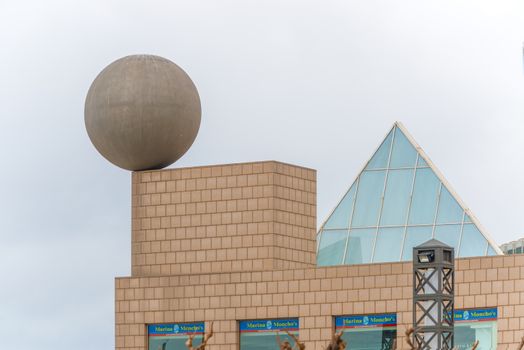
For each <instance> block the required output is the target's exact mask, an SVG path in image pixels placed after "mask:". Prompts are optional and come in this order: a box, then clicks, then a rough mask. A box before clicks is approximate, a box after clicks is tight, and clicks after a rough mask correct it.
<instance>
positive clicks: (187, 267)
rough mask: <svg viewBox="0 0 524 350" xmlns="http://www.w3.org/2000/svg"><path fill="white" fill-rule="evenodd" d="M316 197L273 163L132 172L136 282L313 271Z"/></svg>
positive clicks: (291, 171)
mask: <svg viewBox="0 0 524 350" xmlns="http://www.w3.org/2000/svg"><path fill="white" fill-rule="evenodd" d="M315 196H316V172H315V171H314V170H311V169H306V168H301V167H296V166H291V165H287V164H283V163H279V162H273V161H269V162H258V163H245V164H230V165H219V166H206V167H195V168H184V169H167V170H160V171H146V172H136V173H133V211H132V217H133V223H132V232H133V233H132V244H133V256H132V275H133V276H158V275H164V276H169V275H178V274H197V273H209V272H231V271H261V270H271V269H285V268H297V267H312V266H314V265H315V244H316V243H315V235H316V216H315V215H316V214H315V210H316V205H315V204H316V197H315Z"/></svg>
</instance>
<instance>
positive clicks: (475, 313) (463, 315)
mask: <svg viewBox="0 0 524 350" xmlns="http://www.w3.org/2000/svg"><path fill="white" fill-rule="evenodd" d="M497 316H498V312H497V308H496V307H495V308H489V309H469V310H455V322H478V321H494V320H496V319H497Z"/></svg>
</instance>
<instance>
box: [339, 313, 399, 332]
mask: <svg viewBox="0 0 524 350" xmlns="http://www.w3.org/2000/svg"><path fill="white" fill-rule="evenodd" d="M396 325H397V315H396V314H381V315H359V316H337V317H335V328H336V329H340V328H357V327H394V326H396Z"/></svg>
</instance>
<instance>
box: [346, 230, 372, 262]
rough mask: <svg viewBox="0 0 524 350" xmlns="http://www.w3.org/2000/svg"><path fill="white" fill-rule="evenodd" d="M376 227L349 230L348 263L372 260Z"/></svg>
mask: <svg viewBox="0 0 524 350" xmlns="http://www.w3.org/2000/svg"><path fill="white" fill-rule="evenodd" d="M375 233H376V229H374V228H364V229H352V230H351V231H350V232H349V243H348V249H347V252H346V259H345V263H346V264H367V263H369V262H371V253H372V250H373V242H374V241H375Z"/></svg>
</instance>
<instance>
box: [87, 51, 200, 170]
mask: <svg viewBox="0 0 524 350" xmlns="http://www.w3.org/2000/svg"><path fill="white" fill-rule="evenodd" d="M200 117H201V107H200V98H199V96H198V91H197V89H196V87H195V85H194V84H193V82H192V81H191V79H190V78H189V76H188V75H187V74H186V72H184V71H183V70H182V69H181V68H180V67H179V66H177V65H176V64H174V63H173V62H171V61H169V60H167V59H165V58H162V57H158V56H152V55H133V56H127V57H123V58H121V59H119V60H116V61H115V62H113V63H111V64H110V65H109V66H107V67H106V68H105V69H104V70H102V72H100V74H99V75H98V76H97V77H96V79H95V80H94V81H93V83H92V84H91V87H90V88H89V92H88V93H87V97H86V103H85V124H86V129H87V133H88V135H89V138H90V139H91V142H92V143H93V145H94V146H95V147H96V149H97V150H98V152H100V154H102V155H103V156H104V157H105V158H106V159H107V160H109V161H110V162H111V163H113V164H115V165H117V166H119V167H121V168H124V169H127V170H134V171H135V170H149V169H161V168H163V167H166V166H168V165H170V164H172V163H174V162H175V161H176V160H178V159H179V158H180V157H182V156H183V155H184V153H186V151H187V150H188V149H189V147H191V144H192V143H193V141H194V140H195V138H196V135H197V133H198V129H199V127H200Z"/></svg>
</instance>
